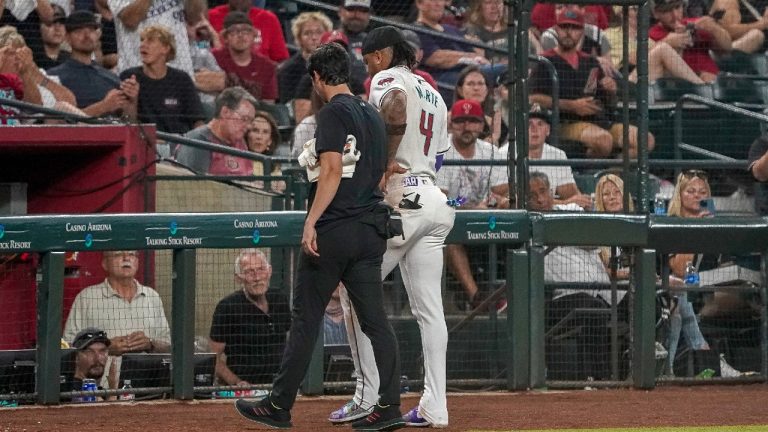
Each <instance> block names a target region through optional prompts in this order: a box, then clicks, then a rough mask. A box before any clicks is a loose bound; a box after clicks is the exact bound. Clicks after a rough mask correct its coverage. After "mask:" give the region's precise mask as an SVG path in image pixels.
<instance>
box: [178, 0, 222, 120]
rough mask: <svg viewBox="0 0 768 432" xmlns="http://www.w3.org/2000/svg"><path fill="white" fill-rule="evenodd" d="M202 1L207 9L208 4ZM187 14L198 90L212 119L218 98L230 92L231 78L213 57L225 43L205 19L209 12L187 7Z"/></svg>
mask: <svg viewBox="0 0 768 432" xmlns="http://www.w3.org/2000/svg"><path fill="white" fill-rule="evenodd" d="M201 1H202V4H203V6H205V1H204V0H201ZM206 10H207V9H206ZM185 13H186V21H187V39H188V41H189V55H190V56H191V57H192V70H194V71H195V80H194V81H195V87H196V88H197V90H198V92H199V96H200V101H201V102H202V104H203V112H204V113H205V117H206V119H209V118H211V117H212V116H213V105H214V101H215V100H216V95H218V94H219V92H220V91H221V90H222V89H224V88H226V80H227V76H226V74H224V73H223V71H222V69H221V67H220V66H219V64H218V63H217V62H216V58H215V57H214V56H213V53H211V49H214V48H220V47H221V46H222V42H221V38H220V37H219V34H218V32H216V31H215V30H214V29H213V27H212V26H211V24H210V23H209V22H208V19H207V18H206V17H205V16H206V14H205V11H202V12H201V11H200V10H195V9H194V8H189V7H187V8H186V9H185Z"/></svg>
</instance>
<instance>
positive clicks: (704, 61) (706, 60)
mask: <svg viewBox="0 0 768 432" xmlns="http://www.w3.org/2000/svg"><path fill="white" fill-rule="evenodd" d="M697 19H698V18H683V24H687V23H689V22H696V20H697ZM668 34H669V30H668V29H667V28H666V27H664V26H662V25H661V23H656V25H654V26H653V27H651V28H650V29H648V37H650V38H651V39H652V40H654V41H660V40H662V39H664V38H665V37H667V35H668ZM712 40H713V39H712V35H711V34H710V33H708V32H705V31H703V30H696V35H695V37H694V41H693V46H692V47H690V48H686V49H684V50H683V60H684V61H685V62H686V63H687V64H688V66H690V67H691V69H693V71H694V72H696V73H697V74H700V73H702V72H709V73H711V74H715V75H717V73H719V72H720V68H719V67H717V63H715V61H714V60H712V57H710V56H709V50H710V49H712Z"/></svg>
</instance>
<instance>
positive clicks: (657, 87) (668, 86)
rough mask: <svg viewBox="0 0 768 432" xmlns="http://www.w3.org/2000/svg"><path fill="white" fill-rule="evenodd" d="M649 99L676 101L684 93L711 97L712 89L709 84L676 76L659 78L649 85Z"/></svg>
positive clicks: (656, 101)
mask: <svg viewBox="0 0 768 432" xmlns="http://www.w3.org/2000/svg"><path fill="white" fill-rule="evenodd" d="M649 90H650V95H649V97H650V101H651V103H658V102H677V100H678V99H680V98H681V97H682V96H683V95H685V94H689V93H690V94H695V95H699V96H702V97H706V98H713V89H712V86H711V85H709V84H693V83H691V82H688V81H685V80H681V79H676V78H661V79H658V80H656V82H654V83H653V84H651V85H650V89H649Z"/></svg>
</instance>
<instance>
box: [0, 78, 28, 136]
mask: <svg viewBox="0 0 768 432" xmlns="http://www.w3.org/2000/svg"><path fill="white" fill-rule="evenodd" d="M0 97H2V98H4V99H13V100H17V101H20V100H23V99H24V82H23V81H21V78H19V76H18V75H16V74H11V73H0ZM0 124H4V125H7V124H19V110H18V109H16V108H13V107H9V106H3V105H0Z"/></svg>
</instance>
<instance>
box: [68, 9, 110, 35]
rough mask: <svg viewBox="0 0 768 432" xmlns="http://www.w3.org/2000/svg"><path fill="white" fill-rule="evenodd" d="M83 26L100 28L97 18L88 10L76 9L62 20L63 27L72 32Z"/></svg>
mask: <svg viewBox="0 0 768 432" xmlns="http://www.w3.org/2000/svg"><path fill="white" fill-rule="evenodd" d="M85 27H91V28H95V29H98V28H101V22H100V21H99V18H98V17H97V16H96V15H95V14H94V13H93V12H91V11H88V10H76V11H74V12H72V13H71V14H69V16H68V17H67V19H66V21H64V28H66V30H67V31H68V32H73V31H75V30H77V29H81V28H85Z"/></svg>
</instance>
